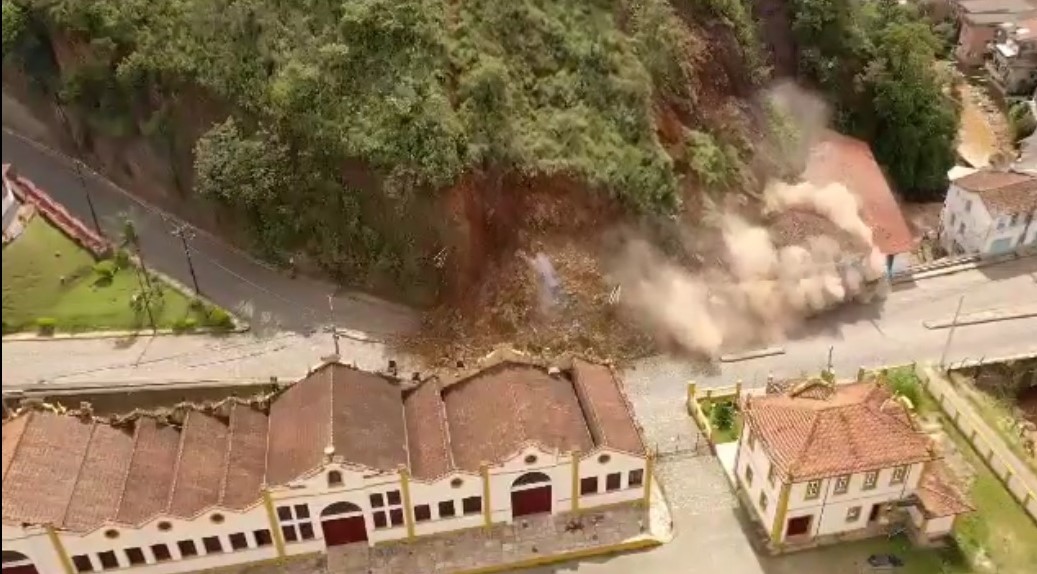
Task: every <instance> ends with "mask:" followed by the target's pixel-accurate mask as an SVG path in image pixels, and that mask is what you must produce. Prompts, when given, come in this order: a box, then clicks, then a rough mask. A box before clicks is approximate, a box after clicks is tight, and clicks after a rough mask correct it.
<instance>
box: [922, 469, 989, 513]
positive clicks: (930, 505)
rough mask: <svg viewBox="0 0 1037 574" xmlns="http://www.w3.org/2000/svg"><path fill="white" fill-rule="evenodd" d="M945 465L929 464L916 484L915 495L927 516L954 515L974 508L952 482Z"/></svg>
mask: <svg viewBox="0 0 1037 574" xmlns="http://www.w3.org/2000/svg"><path fill="white" fill-rule="evenodd" d="M950 474H951V473H950V472H949V470H948V469H947V468H946V465H945V464H943V463H942V462H938V463H935V464H933V465H932V466H930V467H929V468H928V469H927V470H926V472H925V474H923V475H922V481H921V482H920V483H919V485H918V490H917V492H916V496H918V501H919V502H920V503H921V507H922V512H924V513H925V515H926V517H928V518H942V517H944V516H956V515H958V514H964V513H966V512H972V511H973V510H975V509H976V507H974V506H973V505H972V503H971V502H970V501H969V499H968V497H967V496H966V495H965V494H964V493H963V492H962V491H961V490H960V489H959V488H958V487H957V485H956V484H954V481H953V480H952V479H951V478H950Z"/></svg>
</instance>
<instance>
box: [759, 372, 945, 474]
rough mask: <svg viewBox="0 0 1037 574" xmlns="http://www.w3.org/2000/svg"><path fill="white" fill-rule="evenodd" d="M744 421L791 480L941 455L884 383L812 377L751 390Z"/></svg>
mask: <svg viewBox="0 0 1037 574" xmlns="http://www.w3.org/2000/svg"><path fill="white" fill-rule="evenodd" d="M744 412H745V421H746V426H747V428H749V429H750V432H751V433H753V434H755V436H756V437H757V440H759V441H760V443H761V444H762V445H763V448H764V450H765V452H766V453H767V456H768V458H770V459H771V461H772V463H773V464H774V465H775V469H776V470H777V472H778V475H779V476H781V477H783V478H785V479H787V480H788V481H789V482H800V481H806V480H813V479H818V478H825V477H831V476H841V475H845V474H853V473H858V472H866V471H870V470H879V469H883V468H890V467H893V466H899V465H906V464H913V463H917V462H924V461H928V460H932V459H933V458H934V455H933V451H932V448H931V442H930V440H929V438H928V437H927V436H926V435H925V434H924V433H922V432H921V431H919V430H918V429H916V428H915V426H914V423H913V422H912V420H911V416H910V414H909V413H908V412H907V409H906V408H905V407H904V406H903V405H902V404H901V403H900V402H899V401H897V400H895V399H893V396H892V394H891V393H890V392H889V391H888V390H887V389H886V388H884V387H883V386H881V385H879V384H877V383H875V382H872V381H869V382H860V383H851V384H847V385H833V384H831V383H828V382H826V381H824V380H821V379H809V380H806V381H803V382H799V383H796V384H794V385H791V387H790V388H788V389H786V390H783V391H781V392H778V393H774V394H769V395H765V396H763V397H749V398H748V399H747V401H746V404H745V407H744Z"/></svg>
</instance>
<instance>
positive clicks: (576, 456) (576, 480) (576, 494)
mask: <svg viewBox="0 0 1037 574" xmlns="http://www.w3.org/2000/svg"><path fill="white" fill-rule="evenodd" d="M572 457H573V458H572V460H573V465H572V466H573V469H572V470H573V472H572V482H573V484H572V497H573V499H572V511H573V512H579V511H580V453H578V452H576V451H575V450H574V451H573V452H572Z"/></svg>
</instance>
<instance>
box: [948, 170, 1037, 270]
mask: <svg viewBox="0 0 1037 574" xmlns="http://www.w3.org/2000/svg"><path fill="white" fill-rule="evenodd" d="M940 222H941V227H942V229H941V234H940V239H941V243H942V245H943V247H944V249H946V250H947V251H948V252H949V253H952V254H979V255H998V254H1002V253H1008V252H1011V251H1014V250H1016V249H1019V248H1020V247H1023V246H1033V245H1037V211H1034V212H1032V213H1016V214H999V213H991V210H990V208H989V207H988V206H987V205H986V204H985V203H984V202H983V198H982V197H981V196H980V195H979V194H977V193H973V192H970V191H968V190H966V189H963V188H961V187H960V186H958V185H955V184H954V182H953V181H952V182H951V185H950V188H949V189H948V190H947V198H946V199H945V200H944V206H943V212H942V213H941V217H940Z"/></svg>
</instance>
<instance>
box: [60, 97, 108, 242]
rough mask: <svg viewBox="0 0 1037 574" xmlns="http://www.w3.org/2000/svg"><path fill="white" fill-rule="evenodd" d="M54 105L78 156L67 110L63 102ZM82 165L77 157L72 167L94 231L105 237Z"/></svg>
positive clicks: (73, 159)
mask: <svg viewBox="0 0 1037 574" xmlns="http://www.w3.org/2000/svg"><path fill="white" fill-rule="evenodd" d="M54 105H55V106H56V107H57V109H58V116H60V117H61V126H62V127H63V128H64V129H65V131H66V132H69V133H70V134H72V139H73V142H74V143H75V151H74V153H76V154H77V155H78V153H79V138H77V137H76V136H75V133H74V132H72V130H71V129H70V128H69V123H68V117H66V116H65V110H64V109H62V107H61V102H59V101H57V99H55V100H54ZM82 163H83V162H81V161H79V158H76V157H73V158H72V166H73V168H74V169H75V170H76V179H78V180H79V187H80V188H81V189H82V190H83V195H85V196H86V205H87V207H89V208H90V219H91V220H92V221H93V223H94V231H96V232H97V235H98V236H100V237H104V231H102V230H101V221H100V219H98V217H97V209H96V208H95V207H94V198H93V196H92V195H90V188H89V187H87V185H86V178H85V177H83V165H82Z"/></svg>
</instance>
